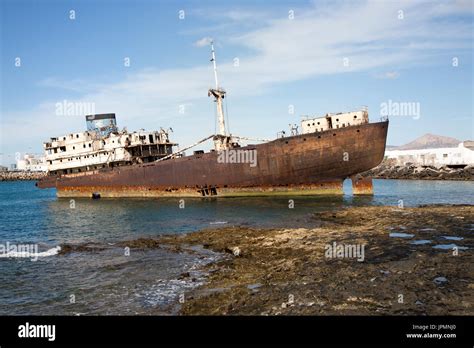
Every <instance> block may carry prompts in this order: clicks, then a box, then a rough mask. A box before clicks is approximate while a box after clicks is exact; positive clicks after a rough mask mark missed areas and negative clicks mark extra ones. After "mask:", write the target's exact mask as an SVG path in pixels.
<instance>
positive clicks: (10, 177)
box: [0, 171, 46, 181]
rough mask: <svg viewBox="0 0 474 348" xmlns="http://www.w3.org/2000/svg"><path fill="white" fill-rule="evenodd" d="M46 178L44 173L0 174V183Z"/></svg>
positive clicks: (16, 172)
mask: <svg viewBox="0 0 474 348" xmlns="http://www.w3.org/2000/svg"><path fill="white" fill-rule="evenodd" d="M44 177H46V172H24V171H15V172H0V181H28V180H39V179H42V178H44Z"/></svg>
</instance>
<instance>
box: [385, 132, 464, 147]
mask: <svg viewBox="0 0 474 348" xmlns="http://www.w3.org/2000/svg"><path fill="white" fill-rule="evenodd" d="M460 142H461V141H460V140H458V139H455V138H450V137H444V136H441V135H434V134H425V135H423V136H421V137H419V138H417V139H415V140H413V141H412V142H409V143H408V144H405V145H401V146H387V150H421V149H436V148H440V147H457V146H458V145H459V143H460Z"/></svg>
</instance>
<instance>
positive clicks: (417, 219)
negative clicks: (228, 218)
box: [158, 205, 474, 315]
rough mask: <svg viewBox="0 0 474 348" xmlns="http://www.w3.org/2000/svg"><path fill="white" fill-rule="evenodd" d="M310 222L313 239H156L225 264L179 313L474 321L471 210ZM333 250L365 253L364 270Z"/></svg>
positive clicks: (231, 230)
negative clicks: (214, 255) (218, 257)
mask: <svg viewBox="0 0 474 348" xmlns="http://www.w3.org/2000/svg"><path fill="white" fill-rule="evenodd" d="M313 218H314V219H315V221H317V222H318V223H319V224H320V225H319V227H317V228H313V229H307V228H295V229H256V228H247V227H228V228H220V229H208V230H204V231H200V232H195V233H191V234H187V235H181V236H176V235H172V236H163V237H161V238H160V239H158V242H159V244H166V245H168V246H172V247H173V246H174V247H177V248H178V249H177V250H180V249H181V248H182V247H189V246H193V245H202V246H204V247H205V248H209V249H210V250H213V251H217V252H225V253H228V254H229V256H230V257H228V258H225V259H224V260H222V261H219V262H217V263H215V264H211V265H209V266H207V271H208V272H209V277H208V282H207V283H206V284H205V285H204V286H202V287H200V288H198V289H197V290H194V291H192V292H190V293H187V294H185V301H184V303H183V304H182V305H181V309H180V313H181V314H182V315H387V314H388V315H410V314H411V315H473V314H474V307H473V306H474V271H473V268H472V265H473V264H474V253H473V251H474V249H473V248H474V234H473V231H474V206H466V205H464V206H438V205H435V206H422V207H417V208H403V209H398V208H396V207H353V208H349V209H343V210H340V211H336V212H334V211H328V212H323V213H318V214H315V215H314V217H313ZM390 233H395V235H397V233H401V234H400V235H397V236H398V237H391V236H389V235H390ZM405 234H406V236H405ZM403 237H405V238H403ZM414 241H418V242H417V243H418V244H413V242H414ZM427 241H429V242H427ZM334 243H337V245H345V246H348V245H349V246H350V245H355V246H357V245H358V246H359V247H360V246H364V247H362V248H360V250H364V252H363V255H364V257H363V261H361V260H360V259H361V258H360V257H359V258H355V257H347V255H345V257H339V256H341V255H336V254H331V253H329V254H328V246H335V244H334ZM453 243H456V244H457V246H458V248H455V249H453V245H450V244H453ZM436 245H445V247H446V249H443V248H442V247H440V248H438V247H436V248H434V246H436ZM354 250H355V249H354ZM360 250H359V251H360ZM343 256H344V255H343ZM359 256H360V255H359ZM183 277H186V275H185V274H184V275H183Z"/></svg>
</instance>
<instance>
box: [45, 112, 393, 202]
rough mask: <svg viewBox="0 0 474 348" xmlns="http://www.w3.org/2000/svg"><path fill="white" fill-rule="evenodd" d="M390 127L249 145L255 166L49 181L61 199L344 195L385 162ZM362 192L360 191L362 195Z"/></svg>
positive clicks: (128, 171) (105, 173)
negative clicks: (345, 186)
mask: <svg viewBox="0 0 474 348" xmlns="http://www.w3.org/2000/svg"><path fill="white" fill-rule="evenodd" d="M387 130H388V121H383V122H377V123H368V124H364V125H358V126H351V127H346V128H339V129H330V130H327V131H324V132H317V133H310V134H301V135H296V136H291V137H285V138H279V139H276V140H273V141H270V142H267V143H263V144H258V145H249V146H246V147H242V148H240V149H242V150H256V153H257V164H256V166H254V167H252V166H250V165H249V164H248V163H219V161H218V160H217V156H218V153H217V152H208V153H201V154H195V155H192V156H184V157H180V158H173V159H168V160H164V161H159V162H152V163H145V164H139V165H138V164H135V165H130V166H123V167H115V168H104V169H100V170H94V171H90V172H85V173H75V174H64V175H60V176H50V177H47V178H45V179H43V180H41V181H39V182H38V183H37V185H38V186H39V187H40V188H48V187H55V188H56V190H57V195H58V196H59V197H91V196H93V195H95V196H97V195H100V197H202V196H241V195H245V196H252V195H274V194H282V195H285V194H289V195H312V194H321V193H322V194H324V193H328V194H333V193H342V183H343V181H344V179H346V178H349V177H353V176H354V175H356V174H358V173H361V172H364V171H366V170H369V169H371V168H373V167H375V166H377V165H378V164H379V163H380V162H381V161H382V159H383V156H384V152H385V144H386V138H387ZM361 185H362V187H359V188H360V189H361V190H362V193H363V189H364V187H363V183H362V184H361Z"/></svg>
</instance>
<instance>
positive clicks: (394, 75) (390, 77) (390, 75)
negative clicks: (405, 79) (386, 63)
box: [376, 71, 400, 80]
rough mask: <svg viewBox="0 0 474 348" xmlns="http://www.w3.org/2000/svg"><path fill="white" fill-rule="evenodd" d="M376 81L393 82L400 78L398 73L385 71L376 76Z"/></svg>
mask: <svg viewBox="0 0 474 348" xmlns="http://www.w3.org/2000/svg"><path fill="white" fill-rule="evenodd" d="M376 77H377V78H378V79H388V80H395V79H398V78H399V77H400V73H399V72H397V71H387V72H385V73H383V74H378V75H376Z"/></svg>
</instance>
